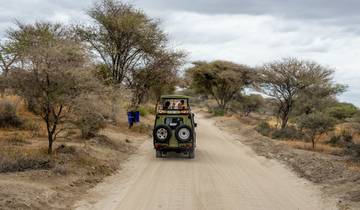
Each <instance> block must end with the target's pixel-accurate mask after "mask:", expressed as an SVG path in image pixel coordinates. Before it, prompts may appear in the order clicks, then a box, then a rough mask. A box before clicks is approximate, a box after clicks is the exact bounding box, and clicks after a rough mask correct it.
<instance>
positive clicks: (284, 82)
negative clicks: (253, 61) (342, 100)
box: [259, 58, 345, 129]
mask: <svg viewBox="0 0 360 210" xmlns="http://www.w3.org/2000/svg"><path fill="white" fill-rule="evenodd" d="M333 73H334V71H333V70H331V69H328V68H326V67H323V66H321V65H319V64H317V63H315V62H311V61H303V60H298V59H295V58H285V59H283V60H281V61H274V62H272V63H268V64H265V65H264V66H263V68H262V69H261V71H260V72H259V76H260V77H259V81H260V87H261V91H262V92H263V93H264V94H266V95H268V96H270V97H272V98H274V99H276V102H277V115H278V117H279V118H280V120H281V128H282V129H284V128H285V127H286V126H287V123H288V120H289V116H290V114H291V112H292V111H293V109H294V107H295V102H296V101H297V100H298V99H300V98H302V99H304V100H310V98H315V97H316V98H324V97H332V96H334V95H336V94H337V93H339V92H341V91H343V90H345V87H344V86H341V85H336V84H333V82H332V75H333ZM310 96H311V97H310ZM301 105H302V104H299V106H301Z"/></svg>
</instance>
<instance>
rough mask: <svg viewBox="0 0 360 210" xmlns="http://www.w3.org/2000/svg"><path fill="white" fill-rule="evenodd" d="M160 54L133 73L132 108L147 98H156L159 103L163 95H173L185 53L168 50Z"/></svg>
mask: <svg viewBox="0 0 360 210" xmlns="http://www.w3.org/2000/svg"><path fill="white" fill-rule="evenodd" d="M158 53H159V54H158V55H157V56H156V57H155V58H154V60H151V61H149V63H147V64H146V65H145V67H144V68H143V69H139V70H137V71H135V72H133V74H134V76H133V77H132V78H133V81H132V85H131V88H132V90H133V93H134V97H133V101H132V107H133V108H135V109H136V108H137V107H138V106H139V105H140V103H142V102H143V101H144V100H146V97H147V96H151V95H152V96H154V99H155V100H156V102H158V101H159V100H160V96H161V95H163V94H169V93H172V92H173V91H174V90H175V86H176V85H177V83H178V75H177V74H178V67H179V66H181V65H182V63H183V62H182V60H183V58H184V53H182V52H170V51H166V50H162V51H160V52H158Z"/></svg>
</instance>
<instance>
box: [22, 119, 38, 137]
mask: <svg viewBox="0 0 360 210" xmlns="http://www.w3.org/2000/svg"><path fill="white" fill-rule="evenodd" d="M21 128H22V129H24V130H28V131H31V135H32V137H35V136H39V135H40V130H41V128H40V125H39V124H38V123H36V122H35V121H33V120H30V119H26V120H23V123H22V126H21Z"/></svg>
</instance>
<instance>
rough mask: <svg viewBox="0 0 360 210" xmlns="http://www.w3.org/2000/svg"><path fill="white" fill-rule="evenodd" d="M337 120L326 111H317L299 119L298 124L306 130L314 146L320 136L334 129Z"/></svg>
mask: <svg viewBox="0 0 360 210" xmlns="http://www.w3.org/2000/svg"><path fill="white" fill-rule="evenodd" d="M335 124H336V120H335V119H334V118H332V117H331V116H328V115H326V114H325V113H321V112H316V113H311V114H308V115H303V116H301V117H299V118H298V119H297V125H298V126H299V128H301V130H304V131H305V132H306V134H307V136H308V137H309V138H310V140H311V142H312V146H313V148H315V143H316V141H317V139H318V136H321V135H322V134H324V133H326V132H328V131H331V130H333V129H334V127H335Z"/></svg>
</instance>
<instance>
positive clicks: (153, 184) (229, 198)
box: [74, 115, 336, 210]
mask: <svg viewBox="0 0 360 210" xmlns="http://www.w3.org/2000/svg"><path fill="white" fill-rule="evenodd" d="M197 121H198V125H199V127H198V130H197V136H198V148H197V151H196V158H195V159H193V160H190V159H186V158H182V157H180V156H181V155H178V154H169V155H168V157H167V158H165V159H156V158H155V154H154V150H153V149H152V144H151V141H150V140H148V141H146V142H145V143H144V144H143V145H142V147H141V148H140V150H139V151H140V152H139V153H138V154H137V155H134V156H133V157H132V158H131V159H130V160H129V161H128V162H127V163H126V164H125V165H124V166H123V170H121V171H120V172H119V173H117V174H116V175H113V176H111V177H108V178H107V179H106V180H105V182H103V183H101V184H99V185H98V186H97V187H95V188H93V189H92V190H91V191H89V193H88V194H86V195H85V196H84V197H83V199H82V200H81V201H79V202H78V203H76V205H75V206H74V208H76V209H78V210H83V209H84V210H85V209H86V210H87V209H107V210H111V209H115V210H120V209H124V210H128V209H132V210H136V209H146V210H151V209H169V210H172V209H181V210H183V209H204V210H205V209H206V210H210V209H216V210H218V209H224V210H231V209H242V210H246V209H256V210H261V209H266V210H270V209H276V210H279V209H286V210H291V209H306V210H308V209H316V210H320V209H336V202H335V201H334V200H333V199H329V198H325V197H323V196H322V193H321V191H320V189H319V188H318V187H316V186H315V185H314V184H312V183H310V182H309V181H307V180H305V179H302V178H299V177H298V176H297V175H296V174H295V173H293V172H291V170H289V169H288V168H286V167H285V166H284V165H282V164H280V163H279V162H277V161H275V160H269V159H266V158H264V157H260V156H258V155H256V154H255V153H254V152H253V151H252V150H251V149H250V148H249V147H248V146H245V145H244V144H242V143H241V142H240V141H236V140H237V138H240V137H239V136H234V135H230V134H228V133H227V132H225V131H222V130H220V129H219V128H218V127H216V126H215V121H214V120H213V119H208V118H206V117H204V116H203V115H199V118H198V119H197ZM244 138H245V137H244Z"/></svg>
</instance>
